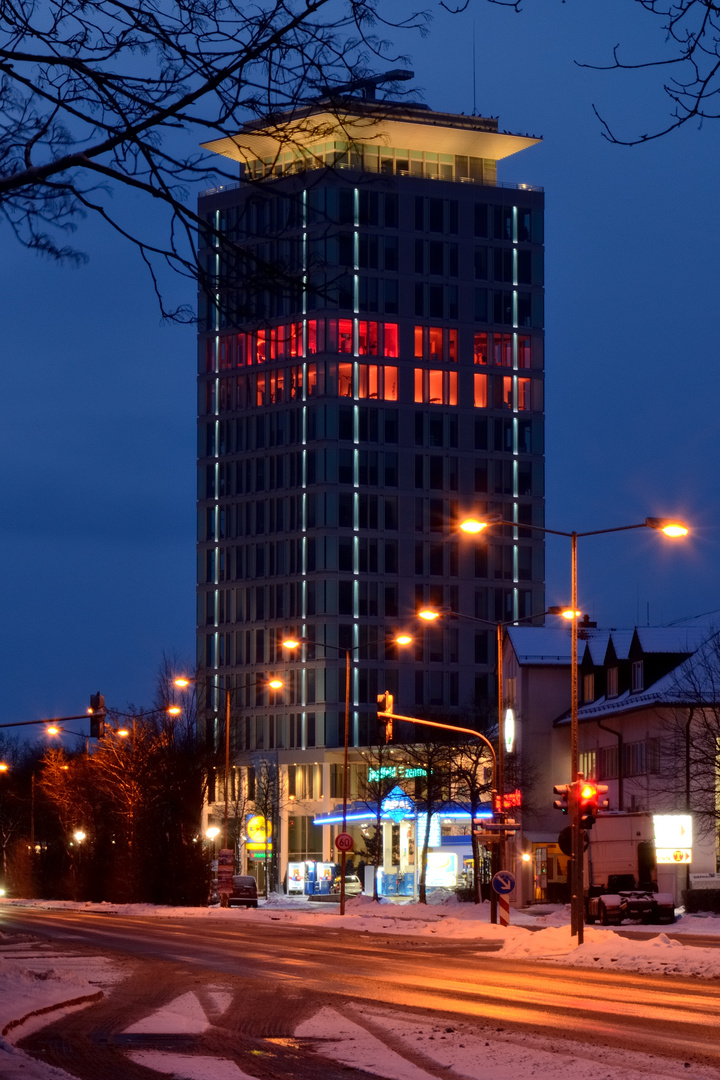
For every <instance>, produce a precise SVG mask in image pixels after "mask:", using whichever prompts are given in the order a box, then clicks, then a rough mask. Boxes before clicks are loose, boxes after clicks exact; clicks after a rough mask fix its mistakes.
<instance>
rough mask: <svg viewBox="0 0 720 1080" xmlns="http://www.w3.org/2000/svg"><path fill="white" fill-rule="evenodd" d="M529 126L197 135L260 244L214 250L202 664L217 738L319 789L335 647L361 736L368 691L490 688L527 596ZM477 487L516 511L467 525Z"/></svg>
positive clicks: (308, 834)
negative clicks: (507, 164) (500, 165)
mask: <svg viewBox="0 0 720 1080" xmlns="http://www.w3.org/2000/svg"><path fill="white" fill-rule="evenodd" d="M537 141H538V140H537V139H534V138H530V137H525V136H518V135H512V134H506V133H502V132H499V131H498V124H497V121H496V120H492V119H485V118H482V117H476V116H458V115H452V114H447V113H438V112H434V111H432V110H430V109H428V108H426V107H423V106H419V105H410V104H406V103H392V102H387V101H383V102H380V101H374V100H368V99H360V98H354V97H352V96H347V97H345V98H343V99H340V100H336V101H335V102H334V104H333V107H332V108H330V106H329V103H328V102H327V101H325V102H323V101H318V102H317V103H316V104H314V105H311V106H308V107H307V108H306V109H304V110H302V111H299V112H297V113H295V114H293V115H292V116H291V115H288V116H286V117H284V118H280V120H278V119H277V118H276V119H275V122H274V124H273V126H272V127H270V126H267V127H265V128H263V127H262V126H261V125H260V124H257V123H254V124H250V125H248V126H247V128H246V129H244V130H243V131H241V132H239V133H238V135H237V137H236V138H233V139H222V140H218V141H216V142H211V143H208V144H207V145H208V147H209V148H210V149H211V150H213V151H215V152H217V153H218V154H222V155H225V156H226V157H228V158H233V159H236V160H237V161H238V166H239V170H240V179H239V181H238V183H237V185H234V186H231V187H224V188H222V189H216V190H213V191H211V192H207V193H205V194H204V195H203V196H202V197H201V199H200V213H201V214H202V216H203V217H204V218H205V220H207V221H209V222H210V223H211V224H212V225H213V226H214V227H215V228H217V229H218V230H220V231H222V232H227V233H228V234H229V235H230V236H232V237H234V238H235V239H236V240H237V241H238V242H240V243H243V244H245V245H247V248H248V249H249V251H250V252H251V253H252V254H251V256H249V257H248V258H245V259H243V260H239V261H238V264H237V265H238V266H239V269H236V270H235V271H233V270H232V269H229V268H228V267H227V266H221V265H219V264H220V260H219V259H218V258H217V256H216V254H215V253H214V252H213V249H212V246H209V247H207V248H206V250H205V258H206V260H207V265H208V267H209V268H210V270H211V271H212V269H213V267H215V272H216V273H217V274H218V296H219V298H220V302H219V303H218V304H214V303H213V302H212V301H211V300H207V299H206V298H205V297H201V322H200V333H199V450H198V454H199V499H198V507H199V517H198V523H199V545H198V552H199V559H198V655H197V664H198V678H199V680H204V681H205V682H206V683H207V685H208V686H209V687H211V688H212V687H215V686H218V687H220V688H231V696H232V711H233V722H232V737H233V762H234V763H235V756H236V754H237V755H239V756H238V757H237V761H239V762H241V763H242V762H248V761H252V760H254V759H253V755H255V757H256V758H257V755H261V754H264V755H268V754H271V755H274V757H275V760H276V761H277V762H278V763H279V765H280V767H281V768H282V769H285V768H286V767H288V768H290V767H291V773H288V776H289V781H288V783H289V787H288V790H289V791H290V793H291V795H292V794H295V796H296V798H297V799H298V800H301V799H303V798H304V799H305V800H306V801H307V803H308V804H309V805H310V806H311V807H313V806H317V805H319V804H320V800H319V794H320V792H322V799H323V800H324V805H329V803H328V800H329V801H330V804H331V803H332V802H333V801H334V800H335V799H337V797H338V796H339V791H338V781H337V767H338V764H337V763H338V761H339V760H340V759H339V757H338V754H337V748H338V747H342V745H343V724H344V715H345V671H346V665H347V659H348V654H349V657H350V661H351V662H350V726H349V744H350V747H351V748H354V747H362V746H363V745H367V744H368V743H373V742H375V741H376V740H377V721H376V696H377V694H378V693H380V692H382V691H385V690H388V691H390V692H392V693H393V694H394V697H395V704H396V709H397V711H399V712H402V713H406V714H407V713H409V714H413V713H414V710H420V709H422V710H425V711H426V712H427V711H428V710H435V711H436V713H437V712H438V711H441V712H442V713H443V714H444V715H451V714H455V715H456V716H458V717H460V716H465V717H466V718H467V717H468V716H469V715H470V713H471V710H472V709H474V708H475V707H478V708H480V709H482V708H483V707H485V706H486V704H487V702H488V700H489V699H490V698H491V697H492V695H493V688H494V669H495V651H494V642H495V635H494V631H493V626H492V624H493V623H496V622H497V621H505V620H510V619H514V618H526V617H528V616H531V615H533V614H536V613H541V612H543V611H544V585H543V581H544V564H543V540H542V534H541V533H537V532H536V533H531V532H530V531H529V530H527V529H525V530H523V529H522V527H521V526H522V524H523V523H534V524H538V525H542V524H543V523H544V517H543V194H542V192H541V191H540V190H538V189H537V188H534V187H530V186H527V185H521V186H516V185H512V184H502V183H500V182H498V180H497V162H498V161H500V160H501V159H503V158H505V157H507V156H509V155H511V154H514V153H516V152H518V151H520V150H523V149H525V148H527V147H529V146H531V145H533V144H534V143H536V142H537ZM253 259H256V260H257V262H256V263H253ZM216 263H217V265H216ZM268 266H269V267H275V268H278V274H277V281H276V283H275V284H273V282H272V281H269V280H268V278H267V267H268ZM485 511H489V512H499V513H500V514H501V515H502V517H503V518H504V519H506V520H510V521H517V522H518V528H516V529H512V528H509V527H507V526H505V527H499V526H496V527H493V528H491V529H488V530H487V531H486V532H485V533H483V534H481V536H480V538H475V539H468V538H465V537H464V535H462V534H459V533H458V528H457V526H458V523H459V521H460V520H461V519H462V517H463V515H465V514H467V513H469V512H473V513H475V514H477V513H482V512H485ZM428 604H432V605H435V606H436V607H437V608H438V609H439V610H441V611H443V612H444V614H443V616H442V617H441V618H440V619H438V620H437V621H436V622H435V623H434V624H433V625H424V626H423V624H419V623H418V620H417V618H416V612H417V610H418V608H419V607H421V606H422V605H428ZM450 612H457V613H460V614H461V615H464V616H470V617H472V618H473V619H476V620H485V621H487V625H486V624H485V622H483V621H478V622H475V623H473V622H472V621H471V620H470V619H456V618H454V617H453V616H451V615H450V614H449V613H450ZM398 630H404V631H405V630H406V631H407V632H408V633H410V634H413V635H414V636H415V641H414V643H413V645H412V646H409V647H406V648H404V649H402V648H400V647H398V646H395V645H393V644H391V643H390V641H389V639H390V637H391V636H392V635H393V634H394V633H395V632H396V631H398ZM290 632H291V633H292V634H293V635H295V636H296V637H297V638H298V639H300V640H301V641H302V642H303V643H304V644H303V645H302V648H301V649H297V650H295V652H293V653H290V652H288V650H287V649H285V648H283V645H282V642H283V640H284V639H285V638H286V636H287V635H288V633H290ZM270 676H278V677H279V678H280V679H282V680H283V684H284V685H283V687H282V689H281V690H278V691H273V690H271V689H270V688H269V687H268V678H269V677H270ZM223 700H224V699H223V696H222V693H217V694H213V692H212V690H211V691H210V692H209V693H208V699H207V704H208V708H209V714H208V715H209V719H210V721H211V722H212V720H213V716H214V717H215V723H216V724H218V725H219V727H218V730H220V727H221V725H222V718H223ZM298 770H299V771H298ZM303 770H304V771H303ZM301 789H302V794H301ZM216 797H217V798H222V796H221V795H217V796H216ZM306 816H307V815H306ZM310 817H311V815H310ZM293 827H295V828H296V830H297V831H298V837H300V839H296V840H294V841H292V842H291V843H292V844H294V845H295V848H296V852H295V853H296V854H301V853H303V852H304V853H305V854H306V855H307V854H311V853H312V852H313V851H316V850H317V848H318V844H319V842H320V841H319V839H318V837H317V836H316V837H315V838H314V839H312V835H313V830H312V827H311V826H310V824H308V823H305V824H303V825H301V826H293ZM301 833H302V837H304V839H303V838H302V837H301V836H300V834H301ZM325 846H327V844H325Z"/></svg>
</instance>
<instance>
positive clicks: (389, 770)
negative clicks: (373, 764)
mask: <svg viewBox="0 0 720 1080" xmlns="http://www.w3.org/2000/svg"><path fill="white" fill-rule="evenodd" d="M424 775H425V770H424V769H411V768H410V767H409V766H407V765H383V767H382V768H381V769H368V780H370V781H372V780H394V779H395V778H396V777H397V778H399V779H400V780H413V779H415V777H416V776H424Z"/></svg>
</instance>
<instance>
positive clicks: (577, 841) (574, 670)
mask: <svg viewBox="0 0 720 1080" xmlns="http://www.w3.org/2000/svg"><path fill="white" fill-rule="evenodd" d="M491 525H509V526H510V527H511V528H514V529H534V530H535V531H536V532H542V533H549V534H550V535H553V536H567V537H569V538H570V544H571V559H570V578H571V601H570V612H571V614H570V619H571V623H570V627H571V635H570V762H571V773H572V783H573V784H575V785H576V784H577V782H578V779H580V778H579V776H578V762H579V753H578V674H579V672H578V628H577V617H573V613H575V615H576V613H577V606H578V599H577V542H578V537H583V536H601V535H604V534H605V533H615V532H628V531H630V530H631V529H646V528H647V529H655V530H656V531H657V532H662V533H664V534H665V536H668V537H670V538H671V539H677V538H680V537H684V536H687V535H688V533H689V531H690V530H689V529H688V526H687V525H686V524H685V523H684V522H682V521H678V520H677V519H673V518H658V517H646V518H645V520H644V521H640V522H638V523H637V524H635V525H616V526H615V527H613V528H611V529H591V530H588V531H587V532H575V531H573V532H565V531H564V530H562V529H548V528H546V527H545V526H543V525H530V524H528V523H527V522H524V521H523V522H519V521H508V520H506V519H505V518H503V517H502V516H501V515H500V514H487V515H486V516H485V517H483V518H467V519H466V520H464V521H462V522H461V523H460V529H461V530H462V531H463V532H465V533H468V534H470V535H475V534H477V533H479V532H482V531H483V530H484V529H486V528H488V527H489V526H491ZM570 824H571V832H572V882H573V884H572V895H571V906H570V916H571V921H570V931H571V934H572V936H573V937H574V936H575V935H577V938H578V944H579V945H581V944H582V941H583V924H584V909H583V862H582V860H583V850H582V844H581V838H580V832H581V830H580V815H579V806H578V800H577V799H573V808H572V820H571V823H570Z"/></svg>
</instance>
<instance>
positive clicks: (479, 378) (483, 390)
mask: <svg viewBox="0 0 720 1080" xmlns="http://www.w3.org/2000/svg"><path fill="white" fill-rule="evenodd" d="M473 383H474V391H475V397H474V402H473V404H474V405H475V408H476V409H486V408H487V375H479V374H476V375H474V376H473Z"/></svg>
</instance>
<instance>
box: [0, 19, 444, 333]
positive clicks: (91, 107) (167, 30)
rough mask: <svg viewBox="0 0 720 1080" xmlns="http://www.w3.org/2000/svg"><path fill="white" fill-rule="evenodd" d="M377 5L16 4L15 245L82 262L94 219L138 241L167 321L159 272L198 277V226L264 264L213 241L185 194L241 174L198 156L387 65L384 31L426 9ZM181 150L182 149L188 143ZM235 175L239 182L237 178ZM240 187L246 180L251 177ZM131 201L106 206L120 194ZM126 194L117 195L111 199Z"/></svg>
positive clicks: (4, 126)
mask: <svg viewBox="0 0 720 1080" xmlns="http://www.w3.org/2000/svg"><path fill="white" fill-rule="evenodd" d="M377 8H378V0H342V2H340V3H338V2H335V3H331V0H260V2H259V3H256V4H247V3H244V2H243V0H188V2H186V3H183V4H179V5H178V4H170V3H167V4H164V3H162V2H160V3H156V2H155V0H137V2H136V3H133V4H122V3H116V2H114V0H48V2H47V3H45V4H39V3H35V2H34V0H21V2H20V3H16V4H4V5H3V6H2V10H1V13H0V72H1V79H0V117H1V119H0V215H2V219H3V220H4V222H5V224H6V225H7V226H9V228H10V230H11V231H12V233H14V235H15V237H16V238H17V240H19V242H20V243H21V244H23V245H24V246H25V247H27V248H29V249H32V250H34V251H36V252H40V253H42V254H44V255H46V256H49V257H50V258H53V259H59V260H67V261H74V262H80V261H83V260H84V259H85V256H84V254H83V253H82V251H81V250H79V249H78V248H77V247H75V246H74V245H73V244H72V243H71V239H72V235H73V233H74V232H75V231H76V230H77V228H78V226H79V225H80V223H81V221H82V220H83V218H85V217H87V216H88V215H96V216H99V217H100V218H102V219H103V221H105V222H106V223H107V225H108V226H109V227H110V228H111V229H113V230H114V231H115V232H116V233H117V234H118V235H120V236H121V237H122V238H124V239H125V240H127V241H129V242H130V243H131V244H134V245H135V246H136V248H137V249H138V251H139V253H140V256H141V258H142V259H143V261H144V262H145V264H146V266H147V267H148V269H149V271H150V274H151V276H152V280H153V283H154V287H155V291H156V294H157V296H158V299H159V301H160V304H161V308H162V311H163V315H165V316H166V317H170V318H175V319H188V318H190V312H189V310H188V309H187V308H186V307H185V306H180V307H176V308H174V309H170V308H166V306H165V305H164V303H163V301H162V296H161V289H160V283H159V278H158V274H159V271H160V268H161V267H162V266H163V265H168V266H170V267H171V268H172V269H173V270H175V271H179V272H180V273H181V274H184V275H185V276H187V277H189V278H191V279H193V280H194V279H195V277H196V275H197V274H198V272H199V273H200V278H201V281H202V280H204V279H205V278H206V277H207V275H206V273H205V270H204V268H203V267H202V266H199V265H198V260H197V244H196V234H197V231H198V228H200V227H202V228H204V229H205V230H206V231H207V230H208V229H209V230H210V231H211V232H214V234H215V238H216V240H217V243H218V245H222V247H221V249H220V250H219V252H218V253H219V254H220V255H221V256H222V257H227V258H229V259H231V260H238V259H245V260H251V261H253V262H254V263H255V264H257V266H258V269H259V268H260V266H261V263H260V260H259V259H258V257H257V255H256V254H254V253H253V252H252V250H249V249H246V248H245V247H243V245H242V244H240V243H238V242H233V241H232V240H230V239H229V238H223V236H222V235H221V233H220V231H219V230H218V231H217V232H215V231H214V229H213V226H212V224H211V223H208V222H202V221H200V219H199V218H198V217H197V215H196V213H195V211H194V210H193V209H192V208H191V207H190V206H189V205H188V202H187V200H188V197H189V192H190V190H191V189H195V190H197V188H198V186H202V187H209V186H216V185H218V184H223V183H228V182H230V183H236V182H238V174H237V172H236V171H235V170H233V171H227V170H225V169H224V168H223V166H222V162H223V159H221V158H218V157H217V156H215V155H212V160H211V159H210V155H208V154H206V153H204V152H201V151H199V150H197V149H196V147H197V145H198V144H199V143H201V142H205V141H207V140H210V139H219V138H223V137H227V138H229V139H234V138H236V136H237V134H238V132H239V131H240V129H241V127H242V126H243V124H246V123H247V122H249V121H252V120H258V119H259V120H262V121H263V122H265V123H268V124H272V123H273V118H274V117H275V116H276V115H277V114H278V113H279V112H282V111H286V110H289V109H293V110H298V109H299V108H301V107H302V105H303V104H304V103H306V102H307V101H308V100H310V99H313V98H315V99H317V98H318V97H322V96H323V95H324V96H328V95H329V96H330V98H332V95H333V89H332V88H333V87H339V86H341V85H344V84H347V83H348V81H350V80H352V79H354V78H355V77H357V76H358V75H360V76H361V75H365V74H367V73H368V71H369V67H368V65H372V64H373V63H377V62H378V61H380V60H382V61H390V60H395V59H397V58H396V57H395V56H393V55H392V50H391V49H390V47H389V46H388V43H387V42H386V41H385V40H384V39H383V38H382V37H380V36H379V34H378V31H380V32H383V31H384V30H385V28H386V27H388V26H392V27H393V28H397V27H400V26H401V27H404V28H409V27H417V28H421V29H422V28H423V27H424V26H425V22H426V17H425V16H424V15H415V14H412V13H411V14H410V15H409V17H408V18H406V19H405V18H402V17H400V18H399V19H398V20H397V21H396V22H394V23H388V22H387V20H386V18H385V16H384V15H381V14H379V13H378V10H377ZM190 146H192V149H190ZM240 179H241V181H242V180H245V178H243V177H241V178H240ZM247 182H251V181H250V180H249V179H248V180H247ZM123 188H124V189H126V190H128V191H129V192H132V194H133V197H134V199H135V204H134V205H133V206H132V207H128V208H127V210H126V211H123V210H122V209H121V208H120V207H119V206H118V204H117V203H113V199H112V195H113V192H114V191H115V192H116V191H117V190H118V189H123ZM138 199H139V200H140V201H141V202H142V201H143V200H144V201H146V202H148V203H149V204H150V205H152V206H153V208H154V212H153V213H154V217H155V219H156V220H157V219H158V218H160V219H162V218H163V214H164V223H163V224H164V229H165V236H163V235H162V230H161V229H159V230H145V231H143V229H142V228H140V227H138V225H137V224H136V222H137V221H138V215H137V205H136V204H137V200H138ZM121 202H122V200H121Z"/></svg>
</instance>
